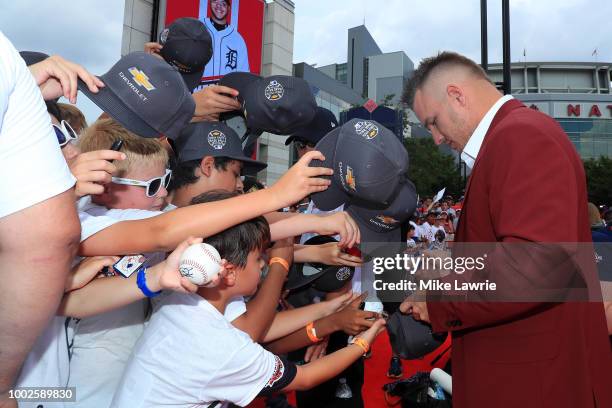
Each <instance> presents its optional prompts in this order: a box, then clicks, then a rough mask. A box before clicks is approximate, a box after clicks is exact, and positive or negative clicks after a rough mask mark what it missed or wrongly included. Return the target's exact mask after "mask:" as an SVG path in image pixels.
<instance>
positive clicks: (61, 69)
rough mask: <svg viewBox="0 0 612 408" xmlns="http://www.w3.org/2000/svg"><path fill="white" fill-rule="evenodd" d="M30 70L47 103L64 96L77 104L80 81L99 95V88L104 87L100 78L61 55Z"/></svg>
mask: <svg viewBox="0 0 612 408" xmlns="http://www.w3.org/2000/svg"><path fill="white" fill-rule="evenodd" d="M29 68H30V73H31V74H32V76H34V79H35V80H36V84H37V85H38V86H39V87H40V91H41V93H42V95H43V99H44V100H46V101H47V100H50V99H55V98H59V97H60V96H64V97H65V98H66V99H68V100H69V101H70V103H73V104H74V103H76V100H77V92H78V86H77V83H78V79H81V80H82V81H83V82H85V84H86V85H87V87H88V88H89V90H90V91H91V92H93V93H97V92H98V90H99V88H101V87H103V86H104V83H103V82H102V81H101V80H100V79H99V78H98V77H96V76H94V75H92V74H90V73H89V72H88V71H87V70H86V69H85V68H83V67H82V66H80V65H78V64H75V63H73V62H70V61H68V60H65V59H64V58H62V57H60V56H59V55H53V56H51V57H49V58H47V59H46V60H44V61H41V62H39V63H37V64H34V65H30V66H29Z"/></svg>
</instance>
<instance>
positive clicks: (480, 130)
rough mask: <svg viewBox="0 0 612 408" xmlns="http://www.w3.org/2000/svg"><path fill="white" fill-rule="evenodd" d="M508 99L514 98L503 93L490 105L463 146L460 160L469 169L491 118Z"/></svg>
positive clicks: (491, 120) (487, 129)
mask: <svg viewBox="0 0 612 408" xmlns="http://www.w3.org/2000/svg"><path fill="white" fill-rule="evenodd" d="M510 99H514V98H513V97H512V95H504V96H502V97H501V98H499V99H498V100H497V102H495V103H494V104H493V106H491V109H489V110H488V111H487V113H486V114H485V115H484V117H483V118H482V119H481V120H480V123H479V124H478V126H476V130H474V133H472V136H471V137H470V140H468V142H467V144H466V145H465V147H464V148H463V152H461V160H463V161H464V162H465V164H466V165H467V166H468V167H469V168H470V169H471V168H472V167H474V162H475V161H476V157H478V152H479V151H480V146H482V142H483V141H484V138H485V135H486V134H487V132H488V131H489V127H490V126H491V122H493V118H494V117H495V115H497V112H498V111H499V110H500V109H501V107H502V106H503V105H504V103H506V102H508V101H509V100H510Z"/></svg>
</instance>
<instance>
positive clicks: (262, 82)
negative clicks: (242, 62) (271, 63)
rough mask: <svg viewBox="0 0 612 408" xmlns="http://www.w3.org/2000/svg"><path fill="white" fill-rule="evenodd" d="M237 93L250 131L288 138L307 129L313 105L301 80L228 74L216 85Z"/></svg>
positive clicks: (238, 73) (309, 92) (245, 73)
mask: <svg viewBox="0 0 612 408" xmlns="http://www.w3.org/2000/svg"><path fill="white" fill-rule="evenodd" d="M219 85H224V86H228V87H230V88H233V89H236V90H237V91H238V92H239V95H238V101H239V102H240V103H241V104H242V113H243V114H244V117H245V119H246V122H247V126H248V128H249V130H250V131H252V132H254V133H255V132H256V131H265V132H270V133H274V134H276V135H289V134H291V133H293V132H295V131H297V130H299V129H300V128H302V127H304V126H306V125H308V124H309V123H310V122H311V121H312V120H313V118H314V116H315V113H316V109H317V104H316V102H315V99H314V95H313V94H312V91H311V90H310V86H309V85H308V83H307V82H306V81H304V80H303V79H301V78H296V77H292V76H287V75H273V76H270V77H267V78H262V77H260V76H258V75H254V74H251V73H248V72H231V73H229V74H227V75H225V76H224V77H223V78H221V80H220V81H219Z"/></svg>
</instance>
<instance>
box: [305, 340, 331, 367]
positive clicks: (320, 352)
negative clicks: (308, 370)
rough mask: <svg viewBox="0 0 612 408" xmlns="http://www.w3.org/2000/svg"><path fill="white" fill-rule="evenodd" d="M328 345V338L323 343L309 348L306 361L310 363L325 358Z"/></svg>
mask: <svg viewBox="0 0 612 408" xmlns="http://www.w3.org/2000/svg"><path fill="white" fill-rule="evenodd" d="M328 344H329V337H326V338H325V339H323V341H321V342H319V343H316V344H311V345H310V346H308V348H307V349H306V353H304V361H305V362H307V363H310V362H312V361H315V360H318V359H320V358H321V357H323V356H324V355H325V353H326V352H327V345H328Z"/></svg>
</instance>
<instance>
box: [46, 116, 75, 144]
mask: <svg viewBox="0 0 612 408" xmlns="http://www.w3.org/2000/svg"><path fill="white" fill-rule="evenodd" d="M52 126H53V130H54V131H55V136H56V137H57V143H59V145H60V147H64V146H66V145H67V144H68V142H70V141H71V140H76V139H77V138H78V137H79V135H77V133H76V132H75V131H74V129H73V128H72V126H70V123H68V122H66V121H65V120H62V121H61V122H60V124H59V125H56V124H53V125H52Z"/></svg>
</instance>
